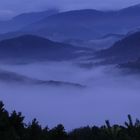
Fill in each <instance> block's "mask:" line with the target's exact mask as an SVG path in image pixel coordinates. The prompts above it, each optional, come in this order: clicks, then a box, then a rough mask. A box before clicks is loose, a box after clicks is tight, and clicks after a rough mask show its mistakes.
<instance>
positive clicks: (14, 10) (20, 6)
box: [0, 0, 140, 19]
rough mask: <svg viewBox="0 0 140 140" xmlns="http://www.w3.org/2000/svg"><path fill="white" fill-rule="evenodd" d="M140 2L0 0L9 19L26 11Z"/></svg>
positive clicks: (2, 16)
mask: <svg viewBox="0 0 140 140" xmlns="http://www.w3.org/2000/svg"><path fill="white" fill-rule="evenodd" d="M138 3H140V0H0V19H7V18H10V17H12V16H15V15H18V14H20V13H24V12H31V11H42V10H46V9H48V8H49V9H50V8H59V9H61V10H73V9H84V8H86V9H87V8H93V9H105V10H106V9H107V10H108V9H111V10H112V9H113V10H114V9H120V8H123V7H127V6H130V5H135V4H138Z"/></svg>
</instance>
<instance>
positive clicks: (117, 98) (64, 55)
mask: <svg viewBox="0 0 140 140" xmlns="http://www.w3.org/2000/svg"><path fill="white" fill-rule="evenodd" d="M42 10H43V9H42ZM138 19H140V4H138V5H132V6H131V5H130V7H125V8H122V9H118V10H108V11H107V10H105V11H104V10H97V9H76V10H72V11H69V10H68V9H67V10H66V11H61V10H58V9H46V11H35V12H29V13H22V14H20V15H17V16H15V17H13V18H11V19H9V20H5V21H0V100H1V101H3V102H4V104H5V107H6V108H7V109H8V111H9V112H12V111H13V110H16V111H17V112H22V114H23V115H24V116H25V121H26V123H28V122H31V120H32V119H33V118H37V120H38V121H39V123H40V124H41V125H42V126H46V125H48V127H49V128H52V127H54V126H56V125H57V124H63V125H64V126H65V128H66V130H72V129H74V128H78V127H81V126H87V125H90V126H91V125H92V126H93V125H97V126H100V125H102V124H104V121H105V120H110V121H111V123H112V124H114V123H117V124H122V123H123V122H124V121H125V120H126V117H127V115H128V114H131V115H132V116H133V118H138V117H139V116H140V111H139V110H138V106H139V105H140V102H139V101H140V94H139V91H140V86H139V81H140V20H138ZM139 126H140V123H139ZM109 129H110V128H109ZM111 134H112V133H111ZM115 135H116V133H115Z"/></svg>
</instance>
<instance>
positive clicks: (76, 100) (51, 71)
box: [0, 61, 140, 130]
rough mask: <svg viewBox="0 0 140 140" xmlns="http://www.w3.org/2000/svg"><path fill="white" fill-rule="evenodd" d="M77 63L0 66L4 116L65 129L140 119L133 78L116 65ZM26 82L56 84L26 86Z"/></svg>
mask: <svg viewBox="0 0 140 140" xmlns="http://www.w3.org/2000/svg"><path fill="white" fill-rule="evenodd" d="M81 63H82V62H80V63H79V62H78V61H77V62H73V61H62V62H40V63H39V62H38V63H37V62H35V63H29V64H1V65H0V70H1V72H0V73H2V72H4V71H6V72H7V73H6V74H8V73H9V75H8V76H5V77H4V78H0V79H1V81H0V89H1V92H0V97H1V100H2V101H4V102H5V104H6V108H7V109H8V110H9V111H12V110H17V111H22V113H23V115H25V116H26V119H25V120H26V121H27V122H29V120H31V119H33V118H34V117H36V118H37V119H38V121H39V122H40V123H41V124H42V125H44V126H45V125H46V124H48V126H49V127H53V126H55V125H56V124H59V123H62V124H64V126H65V127H66V129H67V130H69V129H72V128H75V127H80V126H85V125H87V124H88V125H93V124H96V125H101V124H103V123H104V120H106V119H109V120H110V121H111V122H112V123H120V124H121V123H122V122H124V120H125V119H126V118H125V117H126V115H127V114H132V115H133V117H138V116H139V115H140V113H139V110H138V109H137V107H138V106H139V104H140V103H139V98H140V95H139V91H140V86H139V79H140V77H139V76H138V75H127V74H126V75H124V74H123V73H122V71H120V70H119V69H118V68H117V67H116V66H115V65H109V66H92V67H90V68H89V67H88V68H87V67H82V66H81ZM84 63H85V62H84ZM87 63H88V62H87ZM11 74H13V76H10V75H11ZM15 75H18V78H15ZM0 76H1V74H0ZM19 77H20V78H19ZM9 78H10V79H9ZM24 78H26V79H27V80H23V81H22V79H24ZM19 79H20V82H19V81H18V80H19ZM30 79H33V80H40V81H41V80H42V81H50V80H52V81H59V82H61V84H58V85H57V84H56V85H55V83H53V84H51V85H49V84H48V85H47V84H38V83H36V84H34V83H28V80H30ZM16 80H17V81H16ZM63 83H67V84H63ZM79 85H81V86H79Z"/></svg>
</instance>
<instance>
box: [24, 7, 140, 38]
mask: <svg viewBox="0 0 140 140" xmlns="http://www.w3.org/2000/svg"><path fill="white" fill-rule="evenodd" d="M138 26H140V7H139V6H132V7H128V8H125V9H121V10H118V11H98V10H75V11H68V12H62V13H58V14H55V15H52V16H49V17H47V18H44V19H42V20H40V21H39V22H36V23H34V24H31V25H29V26H27V27H25V28H23V29H22V31H27V32H31V33H34V34H39V35H42V36H47V37H49V38H51V39H54V40H66V39H82V40H91V39H97V38H100V37H101V36H104V35H106V34H110V33H112V34H125V33H127V32H128V31H129V30H133V29H135V28H137V27H138Z"/></svg>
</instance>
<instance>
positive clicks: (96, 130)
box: [0, 102, 140, 140]
mask: <svg viewBox="0 0 140 140" xmlns="http://www.w3.org/2000/svg"><path fill="white" fill-rule="evenodd" d="M0 140H140V121H139V120H138V119H137V120H136V121H135V122H134V123H133V121H132V118H131V116H130V115H128V121H127V122H125V123H124V126H121V125H113V126H112V125H111V124H110V122H109V121H106V122H105V125H103V126H101V127H97V126H93V127H89V126H87V127H82V128H78V129H74V130H72V131H71V132H66V131H65V128H64V126H63V125H61V124H59V125H57V126H56V127H54V128H52V129H49V128H48V127H45V128H43V127H42V126H41V125H39V123H38V121H37V120H36V119H34V120H33V121H32V122H31V123H29V124H28V125H27V124H25V123H24V117H23V116H22V114H21V113H17V112H16V111H13V112H12V113H11V114H9V113H8V111H6V110H5V108H4V104H3V103H2V102H0Z"/></svg>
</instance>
